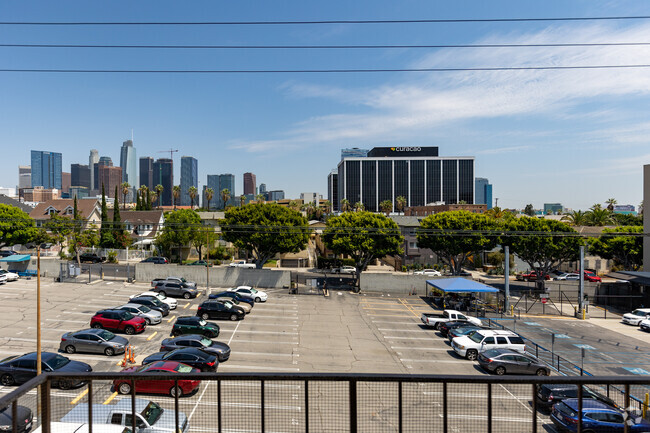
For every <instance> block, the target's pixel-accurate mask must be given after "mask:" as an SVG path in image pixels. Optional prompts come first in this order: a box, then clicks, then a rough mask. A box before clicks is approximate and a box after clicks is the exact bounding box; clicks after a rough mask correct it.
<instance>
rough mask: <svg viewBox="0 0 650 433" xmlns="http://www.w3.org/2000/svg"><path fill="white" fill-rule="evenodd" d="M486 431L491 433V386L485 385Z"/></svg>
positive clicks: (489, 384)
mask: <svg viewBox="0 0 650 433" xmlns="http://www.w3.org/2000/svg"><path fill="white" fill-rule="evenodd" d="M487 422H488V425H487V431H488V433H492V384H491V383H488V384H487Z"/></svg>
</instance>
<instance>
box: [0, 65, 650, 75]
mask: <svg viewBox="0 0 650 433" xmlns="http://www.w3.org/2000/svg"><path fill="white" fill-rule="evenodd" d="M645 68H650V64H638V65H575V66H497V67H476V68H385V69H8V68H3V69H0V72H21V73H26V72H33V73H50V74H51V73H63V74H65V73H72V74H354V73H388V72H499V71H550V70H578V69H582V70H585V69H645Z"/></svg>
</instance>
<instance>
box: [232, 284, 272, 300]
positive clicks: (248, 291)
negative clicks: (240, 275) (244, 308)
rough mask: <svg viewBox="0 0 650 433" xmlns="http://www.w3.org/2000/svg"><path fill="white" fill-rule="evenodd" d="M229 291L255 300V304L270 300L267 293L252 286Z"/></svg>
mask: <svg viewBox="0 0 650 433" xmlns="http://www.w3.org/2000/svg"><path fill="white" fill-rule="evenodd" d="M228 291H229V292H236V293H239V294H240V295H244V296H248V297H250V298H253V299H254V300H255V302H266V300H267V299H268V295H267V294H266V292H263V291H261V290H257V289H254V288H252V287H251V286H239V287H237V288H236V289H228Z"/></svg>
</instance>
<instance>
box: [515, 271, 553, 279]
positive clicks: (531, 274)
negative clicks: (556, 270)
mask: <svg viewBox="0 0 650 433" xmlns="http://www.w3.org/2000/svg"><path fill="white" fill-rule="evenodd" d="M515 279H516V280H518V281H537V280H541V279H542V277H541V275H540V276H537V272H535V271H532V272H521V273H519V274H517V275H516V276H515ZM544 279H545V280H550V279H551V277H550V276H549V275H548V274H546V275H544Z"/></svg>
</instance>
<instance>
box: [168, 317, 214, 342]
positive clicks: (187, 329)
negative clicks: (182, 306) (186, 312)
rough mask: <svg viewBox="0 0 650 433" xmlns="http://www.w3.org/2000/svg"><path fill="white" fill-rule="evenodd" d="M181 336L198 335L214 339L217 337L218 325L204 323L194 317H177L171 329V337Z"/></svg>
mask: <svg viewBox="0 0 650 433" xmlns="http://www.w3.org/2000/svg"><path fill="white" fill-rule="evenodd" d="M183 334H199V335H203V336H205V337H208V338H216V337H218V336H219V325H217V324H216V323H211V322H206V321H205V320H203V319H201V318H200V317H196V316H184V317H179V318H178V319H176V323H174V326H173V327H172V333H171V335H173V336H174V337H176V336H177V335H183Z"/></svg>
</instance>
